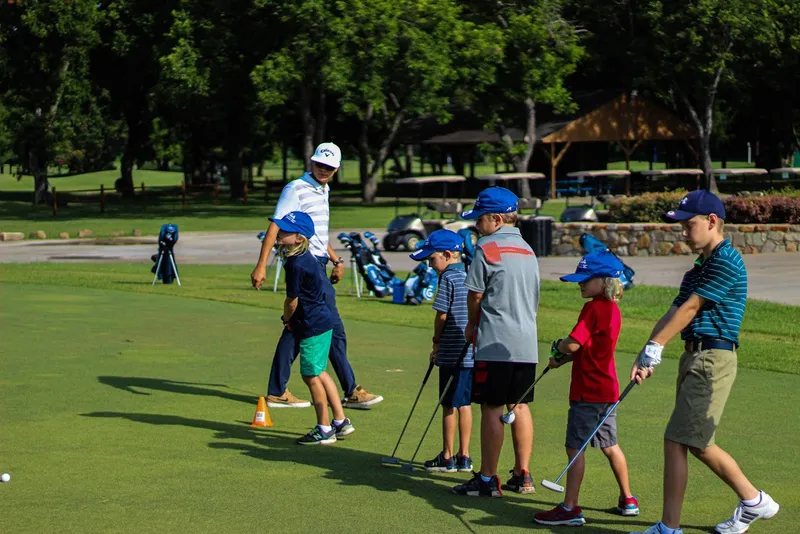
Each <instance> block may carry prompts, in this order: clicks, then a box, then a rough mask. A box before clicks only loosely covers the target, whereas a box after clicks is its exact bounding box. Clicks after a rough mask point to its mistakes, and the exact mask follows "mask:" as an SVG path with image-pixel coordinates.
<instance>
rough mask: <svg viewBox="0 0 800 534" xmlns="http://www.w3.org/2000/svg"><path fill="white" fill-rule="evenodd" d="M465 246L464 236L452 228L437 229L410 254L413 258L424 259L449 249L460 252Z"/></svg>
mask: <svg viewBox="0 0 800 534" xmlns="http://www.w3.org/2000/svg"><path fill="white" fill-rule="evenodd" d="M463 248H464V238H463V237H461V236H460V235H458V234H457V233H455V232H453V231H452V230H444V229H442V230H436V231H435V232H433V233H432V234H431V235H429V236H428V239H426V240H425V242H424V243H423V244H422V246H421V247H420V248H419V250H417V251H416V252H414V253H413V254H409V257H410V258H411V259H412V260H416V261H422V260H424V259H426V258H428V257H429V256H430V255H431V254H433V253H434V252H443V251H445V250H449V251H451V252H460V251H461V250H462V249H463Z"/></svg>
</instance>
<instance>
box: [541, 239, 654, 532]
mask: <svg viewBox="0 0 800 534" xmlns="http://www.w3.org/2000/svg"><path fill="white" fill-rule="evenodd" d="M622 269H623V265H622V262H621V261H620V260H619V259H618V258H617V257H616V256H615V255H614V254H612V253H611V252H592V253H589V254H587V255H585V256H584V257H583V258H581V261H580V263H579V264H578V268H577V270H576V271H575V273H573V274H569V275H566V276H562V277H561V280H562V281H563V282H578V284H579V285H580V289H581V297H583V298H585V299H591V300H590V301H589V302H587V303H586V304H585V305H584V306H583V309H582V310H581V314H580V317H578V323H577V324H576V325H575V328H573V329H572V332H571V333H570V335H569V336H568V337H567V338H566V339H560V340H558V341H556V342H554V343H553V346H554V354H555V356H560V359H558V360H557V359H556V358H555V357H552V358H550V367H552V368H556V367H560V366H562V365H564V364H565V363H566V362H569V361H571V362H572V379H571V383H570V389H569V416H568V419H567V439H566V448H567V456H568V457H569V459H570V460H572V458H574V457H575V455H576V454H577V452H578V450H579V449H580V448H581V446H582V445H583V444H584V443H585V442H586V440H587V439H588V437H589V436H590V435H591V433H592V431H593V430H594V429H595V427H596V426H597V425H598V424H599V423H600V421H601V420H602V418H603V416H604V415H605V413H606V411H607V410H608V408H609V407H610V406H611V404H613V403H615V402H616V401H617V399H619V381H618V380H617V371H616V366H615V363H614V348H615V347H616V345H617V338H618V337H619V330H620V326H621V325H622V317H621V314H620V311H619V306H618V305H617V300H619V299H620V298H621V297H622V283H621V282H620V280H619V277H620V275H621V274H622ZM592 447H599V448H600V450H602V451H603V454H605V455H606V458H608V462H609V464H611V470H612V471H613V472H614V476H615V477H616V479H617V483H618V484H619V493H620V495H619V501H618V504H617V511H618V512H619V513H621V514H622V515H625V516H633V515H639V502H638V501H637V499H636V497H634V496H633V495H632V494H631V489H630V485H629V483H628V464H627V462H626V461H625V455H624V454H623V452H622V449H620V447H619V445H618V444H617V423H616V417H615V414H611V415H610V416H609V417H608V419H606V421H605V423H603V426H602V427H600V429H599V430H598V431H597V434H595V436H594V437H593V438H592ZM585 468H586V462H585V455H583V454H582V455H581V456H580V457H579V458H578V459H577V460H575V463H574V464H572V467H570V469H569V471H567V487H566V495H565V499H564V502H562V503H561V504H559V505H558V506H556V507H555V508H553V509H552V510H549V511H547V512H539V513H537V514H535V515H534V520H535V521H536V522H537V523H540V524H542V525H569V526H580V525H583V524H584V523H586V520H585V519H584V517H583V512H582V511H581V509H580V507H579V506H578V494H579V492H580V488H581V482H582V480H583V473H584V471H585Z"/></svg>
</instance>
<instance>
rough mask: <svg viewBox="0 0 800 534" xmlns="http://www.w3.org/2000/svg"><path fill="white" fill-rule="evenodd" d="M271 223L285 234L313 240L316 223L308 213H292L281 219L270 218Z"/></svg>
mask: <svg viewBox="0 0 800 534" xmlns="http://www.w3.org/2000/svg"><path fill="white" fill-rule="evenodd" d="M269 220H270V221H272V222H274V223H275V224H277V225H278V228H280V229H281V230H283V231H284V232H291V233H293V234H294V233H296V234H300V235H302V236H304V237H305V238H306V239H311V237H312V236H313V235H314V221H312V220H311V217H309V216H308V214H307V213H304V212H302V211H291V212H289V213H287V214H286V215H284V216H283V217H282V218H280V219H276V218H274V217H270V219H269Z"/></svg>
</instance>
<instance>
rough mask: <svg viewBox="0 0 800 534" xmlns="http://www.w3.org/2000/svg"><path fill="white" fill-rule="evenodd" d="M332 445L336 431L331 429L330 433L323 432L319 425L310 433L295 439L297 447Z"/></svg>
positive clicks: (334, 441)
mask: <svg viewBox="0 0 800 534" xmlns="http://www.w3.org/2000/svg"><path fill="white" fill-rule="evenodd" d="M332 443H336V429H335V428H331V431H330V432H325V431H323V430H322V429H321V428H320V427H319V425H315V426H314V428H312V429H311V432H309V433H308V434H306V435H305V436H303V437H302V438H298V439H297V444H298V445H331V444H332Z"/></svg>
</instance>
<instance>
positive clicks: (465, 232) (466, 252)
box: [458, 228, 475, 270]
mask: <svg viewBox="0 0 800 534" xmlns="http://www.w3.org/2000/svg"><path fill="white" fill-rule="evenodd" d="M458 235H460V236H461V237H462V238H463V239H464V248H463V249H462V251H461V261H463V262H464V268H465V269H466V270H469V266H470V265H472V261H473V260H474V259H475V245H474V244H473V243H472V230H470V229H469V228H462V229H461V230H459V231H458Z"/></svg>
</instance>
